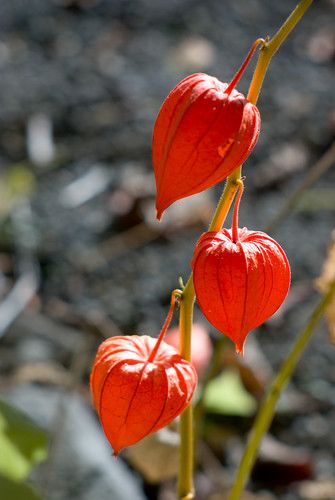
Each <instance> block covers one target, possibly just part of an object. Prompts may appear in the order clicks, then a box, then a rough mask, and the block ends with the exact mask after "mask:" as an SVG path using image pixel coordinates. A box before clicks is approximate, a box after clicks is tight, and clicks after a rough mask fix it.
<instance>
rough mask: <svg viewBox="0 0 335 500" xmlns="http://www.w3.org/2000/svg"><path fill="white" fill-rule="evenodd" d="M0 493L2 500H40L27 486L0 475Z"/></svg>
mask: <svg viewBox="0 0 335 500" xmlns="http://www.w3.org/2000/svg"><path fill="white" fill-rule="evenodd" d="M0 492H1V498H3V499H4V500H5V499H6V500H42V499H41V497H40V496H39V495H38V494H37V493H35V491H34V490H33V489H32V488H31V487H30V486H29V485H27V484H24V483H19V482H16V481H13V480H12V479H8V478H7V477H3V476H1V475H0Z"/></svg>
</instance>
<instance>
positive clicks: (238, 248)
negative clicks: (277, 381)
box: [192, 228, 291, 352]
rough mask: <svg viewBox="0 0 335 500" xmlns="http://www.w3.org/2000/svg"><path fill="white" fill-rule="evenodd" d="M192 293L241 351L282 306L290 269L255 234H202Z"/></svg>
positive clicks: (272, 245) (268, 241)
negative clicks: (246, 340) (257, 329)
mask: <svg viewBox="0 0 335 500" xmlns="http://www.w3.org/2000/svg"><path fill="white" fill-rule="evenodd" d="M192 268H193V278H194V288H195V293H196V297H197V301H198V303H199V306H200V308H201V310H202V312H203V313H204V315H205V316H206V318H207V319H208V321H209V322H210V323H211V324H212V325H213V326H215V328H217V329H218V330H220V331H221V332H222V333H224V334H225V335H227V336H228V337H229V338H230V339H231V340H232V341H233V342H235V344H236V350H237V352H243V345H244V341H245V338H246V336H247V335H248V333H249V332H250V330H252V329H253V328H256V327H257V326H259V325H260V324H261V323H263V322H264V321H266V319H268V318H269V317H270V316H271V315H272V314H273V313H274V312H275V311H276V310H277V309H278V308H279V307H280V305H281V304H282V303H283V301H284V299H285V297H286V295H287V293H288V290H289V287H290V278H291V274H290V265H289V262H288V260H287V257H286V255H285V253H284V251H283V249H282V248H281V247H280V245H279V244H278V243H277V242H276V241H275V240H273V239H272V238H270V236H268V235H267V234H265V233H263V232H261V231H248V229H246V228H243V229H238V240H237V241H236V242H234V241H233V239H232V233H231V230H229V231H228V230H227V229H223V230H222V231H218V232H211V231H210V232H207V233H204V234H203V235H202V236H201V237H200V239H199V241H198V243H197V245H196V249H195V253H194V257H193V260H192Z"/></svg>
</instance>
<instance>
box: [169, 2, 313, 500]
mask: <svg viewBox="0 0 335 500" xmlns="http://www.w3.org/2000/svg"><path fill="white" fill-rule="evenodd" d="M312 2H313V0H301V2H300V3H299V5H298V6H297V7H296V8H295V10H294V11H293V12H292V14H291V15H290V16H289V18H288V19H287V20H286V21H285V23H284V24H283V25H282V27H281V28H280V29H279V30H278V32H277V33H276V34H275V35H274V37H273V38H272V39H271V40H270V41H269V42H267V43H265V44H264V45H263V47H262V49H261V50H260V55H259V58H258V62H257V65H256V69H255V72H254V75H253V78H252V81H251V84H250V87H249V92H248V100H249V101H250V102H252V103H253V104H256V102H257V99H258V96H259V93H260V89H261V87H262V83H263V80H264V76H265V74H266V71H267V68H268V66H269V63H270V60H271V58H272V56H273V55H274V54H275V53H276V52H277V50H278V49H279V47H280V45H281V44H282V43H283V41H284V40H285V38H286V37H287V36H288V34H289V33H290V32H291V31H292V29H293V28H294V26H295V25H296V24H297V22H298V21H299V19H300V18H301V17H302V16H303V14H304V13H305V11H306V10H307V9H308V7H309V6H310V5H311V3H312ZM241 172H242V166H240V167H238V168H237V169H236V170H234V172H233V173H232V174H231V175H230V176H229V177H228V179H227V182H226V185H225V189H224V191H223V194H222V196H221V198H220V200H219V203H218V206H217V209H216V211H215V214H214V216H213V220H212V222H211V224H210V226H209V230H210V231H219V230H220V229H221V227H222V226H223V224H224V221H225V219H226V217H227V214H228V212H229V209H230V207H231V204H232V202H233V200H234V198H235V195H236V193H237V191H238V189H239V186H240V182H239V181H240V179H241ZM194 300H195V293H194V286H193V278H192V275H191V276H190V278H189V280H188V282H187V284H186V286H185V289H184V291H183V294H182V297H181V301H180V336H181V354H182V356H183V357H184V358H185V359H187V360H191V332H192V320H193V307H194ZM193 498H194V486H193V417H192V407H191V406H189V408H187V409H186V410H185V411H184V412H183V413H182V415H181V417H180V465H179V476H178V499H180V500H192V499H193Z"/></svg>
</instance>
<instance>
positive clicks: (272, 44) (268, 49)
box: [248, 0, 313, 104]
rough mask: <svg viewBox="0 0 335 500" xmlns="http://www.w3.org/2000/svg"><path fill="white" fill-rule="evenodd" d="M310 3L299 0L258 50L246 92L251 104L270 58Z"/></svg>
mask: <svg viewBox="0 0 335 500" xmlns="http://www.w3.org/2000/svg"><path fill="white" fill-rule="evenodd" d="M312 3H313V0H301V2H299V4H298V5H297V6H296V8H295V9H294V11H293V12H292V14H291V15H290V16H289V17H288V18H287V19H286V21H285V22H284V24H283V25H282V26H281V28H279V30H278V31H277V33H276V34H275V35H274V36H273V37H272V38H271V40H269V41H268V42H266V43H265V44H264V45H263V47H262V49H261V50H260V53H259V58H258V62H257V66H256V69H255V72H254V75H253V78H252V81H251V84H250V87H249V92H248V99H249V101H250V102H252V103H253V104H256V102H257V100H258V96H259V93H260V90H261V88H262V84H263V80H264V77H265V74H266V72H267V69H268V66H269V64H270V61H271V59H272V57H273V56H274V55H275V53H276V52H277V50H278V49H279V47H280V46H281V44H282V43H283V42H284V40H285V39H286V38H287V37H288V35H289V34H290V33H291V31H292V30H293V28H294V27H295V26H296V24H297V23H298V22H299V21H300V19H301V18H302V16H303V15H304V14H305V12H306V10H307V9H308V8H309V7H310V6H311V4H312Z"/></svg>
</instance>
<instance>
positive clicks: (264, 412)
mask: <svg viewBox="0 0 335 500" xmlns="http://www.w3.org/2000/svg"><path fill="white" fill-rule="evenodd" d="M334 296H335V280H334V281H333V282H332V284H331V285H330V287H329V290H328V292H327V293H326V294H325V295H324V296H323V298H322V299H321V301H320V302H319V304H318V305H317V307H316V308H315V309H314V311H313V313H312V315H311V317H310V319H309V321H308V323H307V326H306V328H305V329H304V330H302V331H301V332H300V334H299V336H298V338H297V340H296V342H295V344H294V346H293V349H292V350H291V352H290V353H289V355H288V357H287V358H286V360H285V361H284V363H283V365H282V367H281V368H280V370H279V372H278V374H277V376H276V377H275V379H274V381H273V383H272V385H271V387H270V390H269V392H268V394H267V396H266V397H265V399H264V401H263V403H262V405H261V407H260V409H259V411H258V415H257V417H256V420H255V423H254V425H253V427H252V430H251V434H250V437H249V441H248V444H247V446H246V448H245V451H244V454H243V457H242V460H241V463H240V466H239V469H238V472H237V475H236V478H235V482H234V486H233V488H232V490H231V493H230V496H229V498H228V500H239V498H240V496H241V493H242V491H243V488H244V486H245V484H246V482H247V480H248V478H249V475H250V471H251V469H252V467H253V465H254V463H255V460H256V456H257V451H258V447H259V445H260V442H261V440H262V437H263V436H264V434H265V433H266V432H267V431H268V429H269V427H270V424H271V421H272V418H273V414H274V411H275V407H276V404H277V401H278V399H279V397H280V395H281V393H282V391H283V390H284V388H285V387H286V385H287V383H288V381H289V380H290V378H291V376H292V373H293V370H294V369H295V367H296V365H297V363H298V361H299V359H300V357H301V354H302V351H303V349H304V348H305V346H306V344H307V343H308V341H309V340H310V338H311V336H312V333H313V331H314V329H315V327H316V325H317V324H318V322H319V320H320V319H321V317H322V315H323V313H324V311H325V309H326V307H327V306H328V305H329V303H330V301H331V300H332V299H333V297H334Z"/></svg>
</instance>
